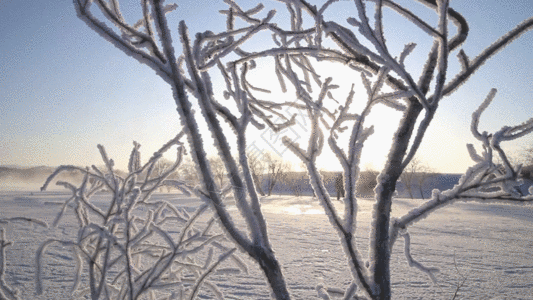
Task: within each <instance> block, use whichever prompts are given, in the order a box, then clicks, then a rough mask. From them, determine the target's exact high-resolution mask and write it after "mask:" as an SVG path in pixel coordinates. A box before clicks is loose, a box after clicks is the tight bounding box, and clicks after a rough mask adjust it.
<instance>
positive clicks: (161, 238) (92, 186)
mask: <svg viewBox="0 0 533 300" xmlns="http://www.w3.org/2000/svg"><path fill="white" fill-rule="evenodd" d="M182 136H183V133H180V134H178V135H177V136H176V138H174V139H172V140H171V141H170V142H169V143H167V144H165V145H164V146H163V147H162V148H161V149H160V150H159V151H157V152H156V153H155V154H154V155H153V156H152V158H150V159H149V160H148V162H147V163H146V164H144V165H142V164H141V161H140V151H139V148H140V144H138V143H136V142H135V143H134V147H133V150H132V152H131V154H130V160H129V162H130V163H129V168H128V169H129V174H127V175H126V176H125V177H124V178H122V177H120V176H117V174H115V172H116V171H115V168H114V167H113V163H112V160H111V159H109V157H108V156H107V153H106V151H105V148H104V147H103V146H99V149H100V153H101V155H102V159H103V160H104V162H105V163H106V165H107V171H106V173H104V172H102V171H100V172H99V173H92V171H91V170H90V169H88V168H87V169H86V170H84V171H83V172H84V179H83V181H82V183H81V185H80V186H75V185H73V184H70V183H68V182H58V183H57V184H58V185H60V186H63V187H65V188H67V189H68V190H70V191H71V192H72V194H73V195H72V197H71V198H70V199H68V200H67V201H66V203H65V205H64V206H63V207H62V208H61V210H60V212H59V213H58V215H57V217H56V219H55V220H54V226H58V224H59V221H60V220H61V219H62V217H64V214H65V211H66V210H67V209H72V210H73V211H74V214H75V216H76V217H77V219H78V226H79V230H78V236H77V238H75V239H74V240H72V241H69V240H59V239H50V240H47V241H45V242H44V243H43V244H42V245H41V247H40V248H39V250H38V251H37V256H36V288H37V294H42V292H43V281H42V277H41V274H42V272H43V271H42V270H43V268H44V267H45V265H44V261H43V257H44V256H45V255H46V253H47V252H46V251H47V249H48V246H49V245H51V244H53V243H59V244H61V245H65V246H70V247H72V248H73V254H74V256H75V258H76V259H75V262H76V271H75V274H74V279H75V280H74V285H73V288H72V290H73V293H74V294H76V295H78V296H82V295H84V294H89V295H90V297H91V299H99V298H100V297H104V298H113V299H138V298H139V297H141V296H142V295H150V297H151V298H154V297H155V298H157V299H163V298H165V297H167V296H169V295H170V294H172V293H174V292H173V291H172V288H171V287H174V286H176V285H181V284H183V278H185V277H187V276H190V275H192V276H193V278H201V280H199V281H198V283H197V285H195V286H194V288H193V287H192V286H191V287H187V288H185V289H182V291H183V292H187V293H189V294H197V293H198V291H199V289H200V286H201V285H202V283H204V282H206V287H208V288H209V289H210V290H213V291H218V290H217V288H216V286H215V285H214V284H212V283H209V282H207V281H205V277H206V276H207V275H208V274H210V273H211V272H212V271H213V270H214V269H215V268H216V267H217V266H218V265H219V264H220V263H221V262H222V261H223V260H225V259H226V258H228V257H233V258H234V260H236V261H238V262H240V260H238V258H236V256H235V254H234V253H233V251H231V253H226V255H225V256H224V257H223V258H221V259H220V260H219V261H216V262H215V265H213V266H211V268H210V269H209V272H208V273H206V274H203V275H200V274H198V272H197V269H198V268H199V266H200V265H201V263H200V261H201V260H200V257H201V255H202V252H203V251H206V250H208V251H210V252H211V253H212V252H213V250H214V249H221V250H223V251H227V250H224V249H226V248H225V247H224V246H223V245H222V244H221V242H222V240H223V236H222V235H220V234H213V233H209V232H208V231H209V230H208V229H209V228H210V227H212V224H213V222H208V223H207V226H206V227H205V228H202V227H200V226H198V225H197V224H198V223H199V219H200V216H202V215H204V214H205V212H206V208H207V207H208V206H207V205H202V206H201V207H200V208H199V209H197V210H196V212H195V213H194V214H192V215H189V214H188V213H187V212H186V210H185V209H183V208H179V207H176V206H174V205H173V204H171V203H169V202H167V201H162V200H159V201H156V202H152V201H151V200H150V196H151V195H152V194H153V193H154V191H155V190H157V189H158V188H159V187H161V186H162V185H164V184H169V182H168V181H167V179H166V178H167V177H168V176H169V175H170V174H171V173H173V172H174V171H175V170H176V169H177V168H178V167H179V165H180V162H181V157H182V155H183V152H182V150H181V143H180V142H179V138H181V137H182ZM172 145H178V152H177V154H178V157H177V159H176V163H174V164H173V165H171V166H169V167H168V169H166V170H164V171H163V172H158V173H157V174H155V173H153V172H152V170H153V166H154V165H155V164H156V163H157V162H158V160H159V159H160V158H161V156H162V154H163V153H164V152H166V151H167V150H168V149H169V148H170V147H171V146H172ZM58 169H59V170H64V169H65V168H63V167H59V168H58ZM80 170H81V169H80ZM93 170H94V169H93ZM57 173H58V172H55V173H54V174H52V175H51V178H49V179H47V181H46V183H49V182H50V181H51V180H52V178H53V177H54V176H56V175H57ZM89 179H92V180H89ZM171 184H172V185H177V186H179V187H180V188H181V189H185V190H190V187H188V186H187V185H185V184H184V183H183V182H182V181H179V180H173V181H171ZM105 186H110V187H112V189H111V190H110V194H108V195H109V196H110V198H111V199H110V201H109V202H108V203H107V207H106V208H104V209H100V208H99V207H100V206H99V205H98V206H97V205H95V204H94V203H93V201H92V200H91V198H92V197H93V196H94V195H95V194H96V193H97V192H100V193H101V192H102V188H103V187H105ZM44 188H46V185H45V186H44ZM104 193H105V191H104ZM108 193H109V192H108ZM176 226H177V227H178V228H180V231H178V232H176V233H172V232H175V228H176ZM215 243H216V246H215ZM209 260H210V259H209ZM207 264H208V263H207V262H205V263H204V265H207ZM177 265H178V266H180V267H179V268H175V266H177ZM87 268H88V273H89V274H88V283H87V282H82V278H83V276H82V274H83V273H82V272H84V270H87ZM198 276H200V277H198ZM87 284H88V288H87ZM185 286H187V285H185ZM165 288H171V289H170V290H169V291H168V292H167V291H165ZM169 293H170V294H169ZM217 293H218V294H220V295H222V294H221V293H220V291H218V292H217Z"/></svg>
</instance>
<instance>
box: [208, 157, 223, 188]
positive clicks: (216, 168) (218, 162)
mask: <svg viewBox="0 0 533 300" xmlns="http://www.w3.org/2000/svg"><path fill="white" fill-rule="evenodd" d="M209 164H210V165H211V169H212V170H213V175H214V176H215V178H216V179H217V180H218V184H219V187H220V188H223V186H224V181H225V179H226V168H225V167H224V162H223V161H222V159H221V158H220V157H219V156H213V157H210V158H209Z"/></svg>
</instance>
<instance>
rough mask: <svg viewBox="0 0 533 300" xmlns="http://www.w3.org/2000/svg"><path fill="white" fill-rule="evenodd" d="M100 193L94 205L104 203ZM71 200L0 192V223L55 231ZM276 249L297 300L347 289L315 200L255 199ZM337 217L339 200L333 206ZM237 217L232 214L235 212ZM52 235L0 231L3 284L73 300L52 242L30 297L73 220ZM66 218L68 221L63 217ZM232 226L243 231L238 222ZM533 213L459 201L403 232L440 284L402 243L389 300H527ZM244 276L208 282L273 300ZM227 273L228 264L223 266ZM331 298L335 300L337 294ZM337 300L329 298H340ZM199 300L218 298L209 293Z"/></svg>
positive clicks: (68, 255)
mask: <svg viewBox="0 0 533 300" xmlns="http://www.w3.org/2000/svg"><path fill="white" fill-rule="evenodd" d="M105 196H106V195H105V194H101V195H97V196H95V197H94V199H95V200H96V201H104V200H105ZM68 198H69V194H67V193H63V192H59V191H51V192H37V191H35V192H30V191H14V192H7V191H2V192H0V219H6V218H11V217H21V216H22V217H31V218H36V219H40V220H43V221H46V222H47V223H48V224H51V223H52V222H53V220H54V217H55V215H56V214H57V212H58V211H59V209H60V204H62V203H63V202H64V201H65V200H67V199H68ZM152 199H153V200H156V199H165V200H168V201H170V202H172V203H174V204H176V205H178V206H184V207H190V208H191V211H192V209H193V208H194V207H196V206H198V205H199V204H200V202H199V200H198V199H196V198H194V197H187V196H184V195H182V194H172V193H170V194H167V193H160V194H155V195H154V196H152ZM421 203H422V202H421V200H411V199H394V205H393V216H397V217H399V216H401V215H403V214H405V213H406V212H407V211H408V210H410V209H412V208H413V207H415V206H418V205H420V204H421ZM261 204H262V208H263V210H264V213H265V217H266V220H267V222H268V229H269V234H270V239H271V242H272V244H273V248H274V250H275V251H276V255H277V257H278V259H279V261H280V263H281V265H282V266H283V268H284V269H283V271H284V274H285V277H286V281H287V283H288V286H289V289H290V291H291V293H292V296H293V299H319V298H318V294H317V292H316V288H315V287H316V286H317V284H323V285H324V286H325V288H326V289H328V288H341V289H343V290H345V289H346V288H348V287H349V285H350V283H351V275H350V272H349V267H348V262H347V260H346V259H345V258H344V254H343V252H342V247H341V245H340V243H339V240H338V237H337V234H336V232H335V230H334V229H333V228H332V227H331V226H330V224H329V223H328V220H327V218H326V216H325V214H324V212H323V209H322V208H321V207H320V205H319V203H318V201H317V200H315V199H313V198H312V197H300V198H297V197H292V196H271V197H265V198H263V199H262V200H261ZM335 204H336V205H337V209H338V210H339V211H342V204H341V202H336V201H335ZM358 204H359V215H358V219H357V222H358V228H357V231H356V233H357V239H356V241H357V244H358V246H359V247H360V249H361V253H362V255H363V256H366V250H367V248H366V247H367V244H368V233H369V228H368V226H369V225H368V224H369V222H370V219H371V212H370V209H371V208H372V204H373V200H371V199H360V200H359V201H358ZM231 212H232V213H234V214H236V213H237V210H236V209H231ZM66 217H67V219H66V220H67V221H66V222H65V221H63V222H61V223H60V224H59V227H58V228H43V227H40V226H38V225H33V224H29V223H27V222H23V221H16V222H11V223H9V224H3V223H1V222H0V228H4V229H5V230H6V237H7V239H8V241H12V242H13V245H12V246H10V247H8V248H7V250H6V260H7V263H6V264H7V266H6V274H5V280H6V282H7V283H8V284H9V285H10V286H12V287H14V288H16V289H17V290H19V293H20V295H21V298H22V299H72V292H71V290H70V289H71V287H72V283H73V278H74V268H75V260H74V259H73V254H72V252H71V250H70V249H69V248H66V247H62V246H59V245H57V244H54V245H53V246H51V247H49V248H48V250H47V252H46V254H45V259H44V264H45V266H44V273H43V277H42V278H43V282H44V293H43V295H40V296H36V295H35V282H34V272H35V253H36V251H37V248H38V247H39V245H40V244H41V243H42V242H43V241H45V240H46V239H48V238H51V237H56V238H62V239H64V238H69V239H72V237H74V236H75V234H76V232H77V227H75V225H76V222H75V219H74V215H73V214H70V215H66ZM69 218H70V219H69ZM236 219H237V220H236V222H238V223H240V224H242V222H240V221H239V220H238V218H236ZM532 225H533V207H532V206H524V205H522V206H510V205H504V204H501V205H499V204H481V203H467V204H466V203H456V204H454V205H451V206H447V207H445V208H443V209H441V210H439V211H437V212H435V213H433V214H432V215H431V216H430V217H428V218H426V219H424V220H423V221H421V222H419V223H417V224H415V225H414V226H412V227H410V228H409V232H410V233H411V247H412V248H411V254H412V255H413V258H414V259H416V260H418V261H419V262H420V263H422V264H424V265H425V266H426V267H436V268H439V269H440V272H439V273H437V274H436V278H437V280H438V282H437V283H436V284H434V283H433V282H432V281H431V280H430V279H429V278H428V277H427V276H426V275H425V274H423V273H421V272H420V271H418V270H417V269H415V268H411V267H409V266H408V264H407V261H406V259H405V256H404V253H403V239H401V238H400V239H398V241H397V242H396V245H395V247H394V251H393V258H392V265H391V272H392V287H393V299H452V298H453V295H454V293H455V291H456V289H457V286H458V285H460V284H461V282H463V278H466V280H465V281H464V284H463V285H462V286H461V287H460V289H459V291H458V296H457V298H456V299H533V226H532ZM241 257H243V258H245V260H246V261H247V263H248V269H249V274H242V273H241V274H231V272H229V273H224V274H221V273H218V274H217V273H215V274H214V275H212V276H211V277H210V280H211V282H214V283H215V284H216V285H217V286H218V288H219V289H220V290H221V291H222V292H223V293H224V296H225V298H226V299H258V300H259V299H270V292H269V288H268V286H267V284H266V281H265V279H264V278H263V276H262V274H261V271H260V269H259V267H258V266H255V265H254V263H253V262H252V260H251V259H247V257H246V256H245V255H244V254H241ZM228 267H229V266H228ZM333 296H335V295H333ZM340 297H341V295H338V298H335V297H333V299H340ZM198 298H199V299H215V297H214V295H213V294H210V293H209V291H208V290H207V289H205V288H204V289H202V290H201V291H200V295H199V296H198Z"/></svg>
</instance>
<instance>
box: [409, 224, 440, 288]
mask: <svg viewBox="0 0 533 300" xmlns="http://www.w3.org/2000/svg"><path fill="white" fill-rule="evenodd" d="M400 234H401V235H402V236H403V239H404V253H405V258H407V262H408V263H409V266H410V267H415V268H417V269H419V270H420V271H422V272H424V273H426V274H427V275H428V276H429V278H431V281H433V283H435V284H436V283H437V278H435V275H434V273H437V272H439V269H437V268H431V267H429V268H428V267H425V266H424V265H423V264H421V263H420V262H418V261H416V260H415V259H413V257H412V256H411V235H410V234H409V232H407V231H404V232H401V233H400Z"/></svg>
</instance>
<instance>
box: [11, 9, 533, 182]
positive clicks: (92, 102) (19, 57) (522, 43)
mask: <svg viewBox="0 0 533 300" xmlns="http://www.w3.org/2000/svg"><path fill="white" fill-rule="evenodd" d="M237 2H238V3H241V5H242V6H243V7H244V8H247V9H249V8H251V7H253V6H255V4H253V3H252V1H237ZM399 2H400V3H411V1H399ZM137 3H138V1H125V2H124V3H123V4H122V7H123V9H124V11H125V14H126V17H127V18H131V21H134V20H136V18H134V17H133V15H134V12H135V11H134V10H132V9H133V7H137V6H136V5H138V4H137ZM169 3H170V2H169ZM263 3H264V4H265V6H266V7H267V10H266V11H268V8H269V7H271V6H273V7H274V6H275V7H277V8H279V7H280V4H279V3H278V2H275V1H263ZM317 3H320V2H319V1H317ZM178 5H179V7H178V9H177V10H176V11H175V12H173V13H172V14H170V15H169V16H170V18H171V19H172V20H175V21H176V22H177V21H178V20H181V19H185V21H186V22H187V24H188V26H189V30H190V33H191V34H194V33H195V32H197V31H205V30H208V29H209V30H212V31H215V32H216V31H217V30H216V28H217V27H219V28H220V27H222V28H224V26H225V19H224V17H223V16H220V15H219V13H218V10H220V9H224V8H225V7H226V6H225V5H224V3H223V1H222V0H220V1H214V0H212V1H203V0H198V1H178ZM451 6H452V7H453V8H455V9H456V10H457V11H459V12H460V13H462V14H463V15H464V16H465V17H466V19H467V20H469V24H470V34H469V38H468V40H467V42H466V44H465V45H464V50H465V52H466V53H467V54H468V55H469V56H470V57H471V58H473V57H474V56H475V55H477V54H478V53H479V52H480V51H482V50H483V49H484V47H486V46H489V45H490V44H491V43H492V42H494V41H495V40H496V39H498V37H500V36H501V35H503V34H504V33H505V32H507V31H508V30H510V29H512V28H514V27H515V26H516V25H517V24H518V23H520V22H521V21H522V20H524V19H526V18H528V17H531V16H533V2H531V0H513V1H495V0H492V1H489V0H471V1H459V0H455V1H451ZM281 7H282V6H281ZM350 7H353V3H352V2H351V1H340V2H338V3H336V4H334V5H333V9H332V10H331V11H330V12H329V13H328V15H326V18H335V17H339V16H341V17H342V18H345V16H347V15H349V13H353V12H354V11H355V10H354V9H351V8H350ZM416 7H418V6H416ZM350 9H351V11H350ZM417 9H419V10H420V11H421V12H422V13H424V11H425V10H426V9H425V8H424V7H422V6H419V7H418V8H417ZM266 11H265V13H266ZM386 16H387V15H386ZM392 20H394V19H392ZM338 21H344V20H338ZM385 25H386V28H385V30H386V31H385V33H386V34H387V36H388V39H387V42H388V44H389V46H390V48H391V51H392V52H393V53H399V51H400V49H401V48H402V47H403V44H402V40H405V39H413V40H417V39H418V38H419V36H418V35H419V33H416V32H414V33H413V32H409V30H406V29H405V27H403V23H395V25H391V24H390V23H388V24H385ZM174 28H175V27H174ZM0 37H1V39H2V43H0V115H1V118H0V141H1V142H0V165H19V166H35V165H49V166H58V165H61V164H76V165H91V164H100V158H99V154H98V151H97V149H96V145H97V144H103V145H105V146H106V147H107V149H108V152H109V155H110V156H111V157H114V158H115V159H116V160H117V163H118V166H119V167H120V168H125V161H126V159H127V156H128V154H129V151H130V149H131V146H132V144H131V142H132V141H133V140H136V141H138V142H140V143H141V144H142V145H143V147H142V148H141V150H142V152H143V153H144V156H143V158H144V159H147V158H148V156H149V155H150V154H152V153H153V152H154V151H155V150H157V148H158V146H160V145H162V144H163V143H164V142H165V141H167V140H168V139H170V138H171V137H172V136H174V135H175V134H176V133H177V131H178V130H179V126H178V124H179V122H178V120H177V113H176V110H175V103H174V100H173V99H172V94H171V90H170V87H169V86H168V85H167V84H166V83H164V82H163V81H162V80H161V79H159V78H158V77H157V76H156V75H155V72H154V71H152V70H151V69H149V68H148V67H146V66H144V65H141V64H139V63H138V62H137V61H135V60H133V59H131V58H130V57H128V56H126V55H124V54H123V53H122V52H121V51H119V50H118V49H116V48H115V47H113V46H112V45H111V44H109V43H108V42H106V41H105V40H104V39H102V38H101V37H100V36H99V35H97V34H96V33H94V32H93V31H91V30H90V29H89V28H88V27H87V26H86V25H85V23H83V22H82V21H81V20H79V19H78V18H77V17H76V14H75V11H74V7H73V4H72V2H71V1H66V0H61V1H34V0H17V1H14V0H13V1H9V0H7V1H6V0H0ZM175 40H176V41H177V40H178V39H177V38H175ZM421 43H422V44H421V45H419V47H417V50H416V51H415V52H414V53H413V54H412V55H411V56H410V58H409V60H408V67H410V68H412V69H416V68H417V67H419V66H420V64H421V63H423V59H425V57H426V56H425V54H424V53H423V51H422V50H423V49H425V48H424V45H423V42H421ZM176 49H181V46H180V45H178V44H177V43H176ZM417 51H418V52H417ZM455 55H456V52H454V53H453V56H454V57H455ZM457 66H458V65H457V64H456V63H455V62H454V63H453V64H452V66H451V70H452V71H453V72H457V70H458V69H457ZM453 72H452V73H453ZM452 75H453V74H450V75H449V76H452ZM354 80H357V79H354ZM532 82H533V32H528V33H526V34H524V35H523V36H522V37H521V38H520V39H518V40H517V41H515V42H514V43H513V44H512V45H511V46H509V47H507V48H505V49H504V50H503V51H501V52H500V53H498V54H497V55H496V57H495V58H493V59H492V60H491V61H489V62H488V63H486V64H485V65H484V66H483V67H482V69H481V70H480V71H478V72H477V73H476V74H475V75H474V76H473V77H472V78H471V80H470V81H469V82H468V83H467V84H465V85H463V86H462V87H461V88H460V90H459V91H457V92H455V93H454V94H453V95H451V96H450V97H447V98H446V99H444V100H443V102H442V105H441V107H440V109H439V111H438V113H437V116H436V118H435V120H434V122H433V124H432V126H431V128H430V130H429V131H428V133H427V137H426V139H425V141H424V142H423V144H422V147H421V149H420V152H421V155H422V159H423V160H425V161H426V162H428V163H429V164H430V165H431V166H432V167H433V168H435V169H436V170H439V171H442V172H463V171H464V170H465V169H466V168H467V166H469V165H471V161H470V160H469V158H468V155H467V151H466V147H465V144H466V143H467V142H474V140H473V138H471V135H470V132H469V126H470V118H471V114H472V112H473V111H474V110H475V109H476V108H477V106H478V105H479V104H480V103H481V102H482V101H483V99H484V98H485V96H486V95H487V94H488V92H489V91H490V89H491V88H492V87H496V88H498V95H497V97H496V99H495V101H494V103H493V105H492V106H491V107H490V108H489V109H488V110H487V112H486V113H485V114H484V115H483V117H482V120H481V128H482V129H483V130H487V131H494V130H496V129H499V128H500V127H501V126H503V125H514V124H518V123H521V122H523V121H525V120H527V119H529V118H530V117H532V116H533V101H532V100H533V85H532ZM341 98H342V97H341ZM383 119H384V120H383V121H382V122H387V121H388V120H387V118H383ZM252 138H253V137H252ZM373 138H374V141H370V140H369V145H368V147H369V148H368V149H366V150H367V152H369V153H370V154H364V155H363V157H364V158H365V159H366V162H365V163H367V164H372V165H374V166H375V167H378V168H379V166H380V165H381V164H382V162H383V158H379V156H383V155H384V154H385V153H386V150H387V147H388V146H384V145H385V144H384V143H383V140H386V139H387V135H386V134H384V135H381V134H380V133H378V132H376V134H375V135H374V137H373ZM389 141H390V139H389ZM528 143H529V144H533V139H532V138H531V137H527V138H525V139H523V140H522V142H521V143H514V144H511V145H509V149H510V151H515V152H516V151H518V150H519V149H520V147H522V146H523V145H526V144H528ZM258 144H259V143H258ZM262 147H266V146H264V145H263V146H262ZM370 147H375V148H378V149H371V148H370ZM330 159H333V158H332V157H331V156H326V157H325V158H324V160H322V161H321V164H322V166H323V168H328V167H331V166H332V165H335V164H333V163H330V162H329V160H330ZM333 168H336V167H333Z"/></svg>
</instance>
